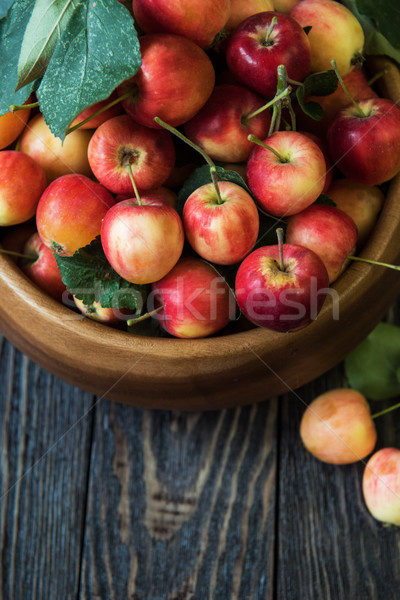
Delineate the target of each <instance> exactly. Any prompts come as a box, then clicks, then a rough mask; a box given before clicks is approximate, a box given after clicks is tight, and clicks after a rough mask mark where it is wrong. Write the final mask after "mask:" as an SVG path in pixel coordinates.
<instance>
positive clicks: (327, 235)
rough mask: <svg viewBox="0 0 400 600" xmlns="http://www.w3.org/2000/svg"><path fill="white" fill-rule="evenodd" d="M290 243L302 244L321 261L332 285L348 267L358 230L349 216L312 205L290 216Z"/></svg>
mask: <svg viewBox="0 0 400 600" xmlns="http://www.w3.org/2000/svg"><path fill="white" fill-rule="evenodd" d="M286 241H287V243H288V244H300V245H302V246H304V247H306V248H310V250H313V251H314V252H315V253H316V254H318V256H319V257H320V258H321V259H322V261H323V263H324V264H325V266H326V269H327V271H328V274H329V282H330V283H333V282H334V281H335V280H336V279H337V278H338V277H339V275H340V274H341V273H342V271H343V270H344V269H345V267H346V266H347V263H348V260H347V257H348V255H349V254H351V253H352V252H354V249H355V246H356V243H357V227H356V225H355V223H354V221H353V219H351V218H350V217H349V216H348V215H346V213H344V212H343V211H341V210H339V209H338V208H335V207H333V206H328V205H324V204H313V205H312V206H309V207H308V208H306V209H305V210H303V211H302V212H300V213H298V214H297V215H293V216H291V217H289V219H288V221H287V229H286Z"/></svg>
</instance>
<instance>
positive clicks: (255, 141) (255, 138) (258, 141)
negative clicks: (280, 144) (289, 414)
mask: <svg viewBox="0 0 400 600" xmlns="http://www.w3.org/2000/svg"><path fill="white" fill-rule="evenodd" d="M247 139H248V140H249V142H254V143H255V144H257V145H258V146H261V147H262V148H265V149H266V150H269V151H270V152H272V154H275V156H276V157H277V158H279V160H280V161H281V163H287V162H288V160H287V159H286V158H284V157H283V156H282V155H281V154H279V152H277V150H275V148H272V147H271V146H268V145H267V144H265V143H264V142H262V141H261V140H259V139H258V137H256V136H255V135H253V134H252V133H251V134H250V135H248V136H247Z"/></svg>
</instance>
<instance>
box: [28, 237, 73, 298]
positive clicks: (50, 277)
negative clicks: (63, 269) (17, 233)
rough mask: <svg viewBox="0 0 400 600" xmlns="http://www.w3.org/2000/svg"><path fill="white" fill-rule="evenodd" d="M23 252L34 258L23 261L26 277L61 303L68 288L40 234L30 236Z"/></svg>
mask: <svg viewBox="0 0 400 600" xmlns="http://www.w3.org/2000/svg"><path fill="white" fill-rule="evenodd" d="M22 252H23V254H26V255H28V256H32V257H33V258H32V260H28V259H22V260H21V262H20V267H21V269H22V270H23V272H24V273H25V275H26V276H27V277H29V279H30V280H31V281H33V282H34V283H35V284H36V285H37V286H38V287H40V289H41V290H43V291H45V292H46V293H47V294H49V295H50V296H52V297H53V298H54V299H55V300H58V301H59V302H61V300H62V296H63V293H64V292H65V290H66V288H65V285H64V284H63V281H62V279H61V274H60V271H59V270H58V266H57V262H56V259H55V258H54V254H53V252H52V251H51V250H50V249H49V248H48V247H47V246H46V245H45V244H44V243H43V242H42V240H41V239H40V237H39V234H38V233H34V234H33V235H31V236H30V238H29V239H28V240H27V241H26V243H25V246H24V248H23V251H22Z"/></svg>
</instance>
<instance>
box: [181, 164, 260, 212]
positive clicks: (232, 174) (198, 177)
mask: <svg viewBox="0 0 400 600" xmlns="http://www.w3.org/2000/svg"><path fill="white" fill-rule="evenodd" d="M217 176H218V181H231V182H232V183H236V184H237V185H240V186H241V187H242V188H243V189H245V190H246V192H248V193H249V194H250V195H251V196H252V193H251V191H250V190H249V188H248V186H247V185H246V183H245V181H244V179H243V178H242V177H241V176H240V175H239V173H237V172H236V171H229V170H227V169H224V168H223V167H217ZM211 182H212V179H211V175H210V167H209V166H208V165H203V166H202V167H199V168H198V169H196V170H195V171H193V173H192V174H191V175H190V176H189V177H188V179H187V180H186V181H185V183H184V184H183V186H182V187H181V189H180V191H179V194H178V201H177V205H176V210H177V211H178V213H179V214H180V215H182V211H183V207H184V204H185V202H186V200H187V199H188V198H189V196H190V194H192V193H193V192H194V191H195V190H197V189H198V188H199V187H201V186H202V185H206V184H207V183H211Z"/></svg>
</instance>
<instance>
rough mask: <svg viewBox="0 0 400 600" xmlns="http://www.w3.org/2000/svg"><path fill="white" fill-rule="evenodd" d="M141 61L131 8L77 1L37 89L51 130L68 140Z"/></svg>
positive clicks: (99, 0)
mask: <svg viewBox="0 0 400 600" xmlns="http://www.w3.org/2000/svg"><path fill="white" fill-rule="evenodd" d="M140 65H141V55H140V47H139V41H138V37H137V33H136V30H135V26H134V21H133V18H132V16H131V14H130V12H129V11H128V10H127V9H126V8H125V7H124V6H122V5H121V4H120V3H119V2H116V1H115V0H95V1H94V2H83V3H76V4H75V8H74V11H73V14H72V16H71V17H70V19H69V21H68V23H67V25H66V26H65V29H64V31H63V32H62V34H61V37H60V39H59V40H58V42H57V44H56V46H55V48H54V51H53V54H52V56H51V59H50V62H49V63H48V66H47V69H46V72H45V74H44V76H43V79H42V82H41V84H40V86H39V88H38V90H37V97H38V100H39V105H40V109H41V111H42V113H43V116H44V118H45V120H46V123H47V124H48V125H49V127H50V129H51V131H52V132H53V134H54V135H56V136H57V137H60V138H61V139H64V137H65V131H66V129H67V128H68V126H69V124H70V123H71V121H72V120H73V119H74V117H76V116H77V115H78V114H79V113H80V112H81V111H82V110H83V109H84V108H86V107H87V106H90V105H91V104H94V103H95V102H99V101H100V100H104V99H105V98H108V96H109V95H110V94H111V92H112V91H113V90H114V89H115V88H116V87H117V86H118V85H119V84H120V83H121V82H122V81H123V80H125V79H128V78H130V77H132V76H133V75H135V73H137V71H138V70H139V68H140Z"/></svg>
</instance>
